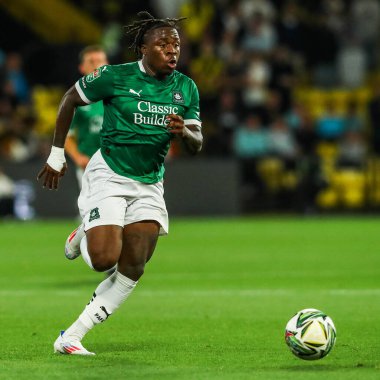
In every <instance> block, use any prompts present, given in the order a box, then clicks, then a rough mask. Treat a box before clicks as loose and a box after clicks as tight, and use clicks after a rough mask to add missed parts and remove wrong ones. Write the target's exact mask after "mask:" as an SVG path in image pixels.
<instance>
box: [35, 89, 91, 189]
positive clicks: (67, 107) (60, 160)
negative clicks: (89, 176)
mask: <svg viewBox="0 0 380 380" xmlns="http://www.w3.org/2000/svg"><path fill="white" fill-rule="evenodd" d="M85 104H86V103H85V102H84V101H83V100H82V99H81V97H80V95H79V93H78V91H77V90H76V88H75V86H72V87H71V88H70V89H69V90H68V91H67V92H66V93H65V95H64V96H63V98H62V100H61V103H60V104H59V108H58V115H57V120H56V125H55V131H54V138H53V146H52V150H51V153H50V156H49V157H48V159H47V162H46V164H45V165H44V167H43V168H42V169H41V171H40V172H39V173H38V176H37V180H39V179H41V178H42V179H43V187H47V188H48V189H50V190H52V189H57V188H58V182H59V178H60V177H62V176H63V175H64V174H65V172H66V169H67V165H66V159H65V154H64V148H63V147H64V144H65V139H66V136H67V132H68V131H69V128H70V124H71V121H72V120H73V116H74V112H75V109H76V107H78V106H83V105H85Z"/></svg>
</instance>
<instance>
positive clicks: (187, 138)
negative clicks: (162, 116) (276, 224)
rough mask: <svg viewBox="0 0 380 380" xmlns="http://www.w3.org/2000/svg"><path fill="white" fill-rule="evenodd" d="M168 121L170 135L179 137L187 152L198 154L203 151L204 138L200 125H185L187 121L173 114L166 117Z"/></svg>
mask: <svg viewBox="0 0 380 380" xmlns="http://www.w3.org/2000/svg"><path fill="white" fill-rule="evenodd" d="M166 119H167V120H168V125H167V128H168V130H169V132H170V133H173V134H176V135H178V136H179V137H180V138H181V139H182V141H183V143H184V144H185V147H186V149H187V151H188V152H189V153H191V154H197V153H198V152H200V150H201V149H202V144H203V136H202V131H201V128H200V127H199V126H198V125H195V124H190V125H185V121H184V120H183V118H182V117H181V116H180V115H175V114H171V115H168V116H167V117H166Z"/></svg>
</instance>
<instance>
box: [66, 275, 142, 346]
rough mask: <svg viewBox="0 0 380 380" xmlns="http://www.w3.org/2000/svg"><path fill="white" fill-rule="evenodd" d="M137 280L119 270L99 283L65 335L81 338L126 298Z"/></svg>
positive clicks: (106, 317) (104, 319)
mask: <svg viewBox="0 0 380 380" xmlns="http://www.w3.org/2000/svg"><path fill="white" fill-rule="evenodd" d="M136 284H137V281H133V280H131V279H129V278H128V277H125V276H124V275H122V274H121V273H120V272H115V273H114V274H113V275H112V276H110V277H109V278H107V279H106V280H104V281H103V282H102V283H100V284H99V286H98V287H97V289H96V290H95V293H94V295H93V297H92V299H91V301H90V302H89V303H88V304H87V306H86V307H85V309H84V310H83V312H82V314H81V315H80V316H79V318H78V320H77V321H75V322H74V323H73V325H71V326H70V327H69V328H68V329H67V330H66V332H65V337H75V338H76V339H77V340H79V341H80V340H81V339H82V338H83V336H84V335H85V334H86V333H87V332H88V331H89V330H90V329H92V328H93V327H94V326H95V325H97V324H99V323H102V322H104V321H106V320H107V319H108V317H109V316H110V315H111V314H112V313H113V312H114V311H115V310H116V309H117V308H118V307H119V306H120V305H121V304H122V303H123V302H124V301H125V300H126V299H127V298H128V296H129V295H130V294H131V293H132V291H133V289H134V288H135V286H136Z"/></svg>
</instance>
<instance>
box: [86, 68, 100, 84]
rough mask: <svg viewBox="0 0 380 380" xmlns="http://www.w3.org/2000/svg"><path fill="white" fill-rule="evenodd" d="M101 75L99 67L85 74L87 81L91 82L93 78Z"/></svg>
mask: <svg viewBox="0 0 380 380" xmlns="http://www.w3.org/2000/svg"><path fill="white" fill-rule="evenodd" d="M101 75H102V71H101V70H100V69H96V70H94V71H93V72H92V73H91V74H88V75H87V76H86V81H87V82H92V81H93V80H95V79H97V78H99V77H100V76H101Z"/></svg>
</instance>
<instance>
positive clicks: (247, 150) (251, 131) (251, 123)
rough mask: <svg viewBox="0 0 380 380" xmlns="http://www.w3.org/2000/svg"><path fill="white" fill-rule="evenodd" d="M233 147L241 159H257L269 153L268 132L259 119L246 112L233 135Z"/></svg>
mask: <svg viewBox="0 0 380 380" xmlns="http://www.w3.org/2000/svg"><path fill="white" fill-rule="evenodd" d="M233 148H234V152H235V154H236V156H237V157H238V158H240V159H241V160H243V161H250V160H257V159H260V158H263V157H265V156H267V155H268V153H269V145H268V134H267V132H266V130H265V129H264V128H263V126H262V124H261V120H260V119H259V118H258V117H257V116H255V115H254V114H248V116H247V117H246V118H245V120H244V123H243V124H242V125H240V126H239V127H238V128H237V130H236V132H235V135H234V141H233Z"/></svg>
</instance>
